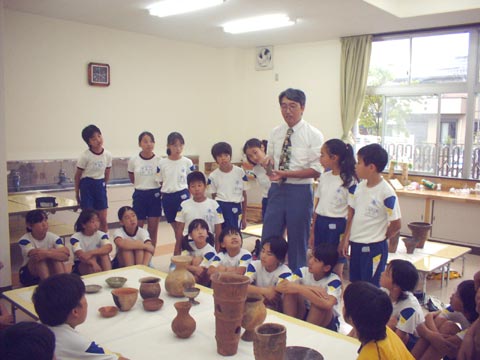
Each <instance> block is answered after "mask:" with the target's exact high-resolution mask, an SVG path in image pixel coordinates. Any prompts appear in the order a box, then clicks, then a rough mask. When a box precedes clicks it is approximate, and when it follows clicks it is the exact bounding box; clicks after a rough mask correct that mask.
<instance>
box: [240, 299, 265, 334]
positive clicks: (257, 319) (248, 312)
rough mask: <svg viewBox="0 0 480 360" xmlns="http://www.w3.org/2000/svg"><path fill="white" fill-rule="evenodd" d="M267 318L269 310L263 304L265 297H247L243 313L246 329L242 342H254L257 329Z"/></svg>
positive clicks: (243, 322)
mask: <svg viewBox="0 0 480 360" xmlns="http://www.w3.org/2000/svg"><path fill="white" fill-rule="evenodd" d="M266 317H267V308H266V307H265V304H264V303H263V296H262V295H258V294H249V295H247V300H246V302H245V309H244V311H243V319H242V327H243V328H244V329H245V331H244V333H243V335H242V340H244V341H253V338H254V337H255V331H254V330H255V328H256V327H257V326H258V325H260V324H263V322H264V321H265V318H266Z"/></svg>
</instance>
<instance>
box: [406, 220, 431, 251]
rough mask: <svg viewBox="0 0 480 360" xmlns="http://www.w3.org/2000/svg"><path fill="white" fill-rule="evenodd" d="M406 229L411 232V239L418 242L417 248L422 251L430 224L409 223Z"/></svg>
mask: <svg viewBox="0 0 480 360" xmlns="http://www.w3.org/2000/svg"><path fill="white" fill-rule="evenodd" d="M408 228H409V229H410V231H411V232H412V237H413V238H414V239H417V240H418V243H417V248H420V249H423V247H424V245H425V241H427V239H428V234H429V233H430V229H431V228H432V224H429V223H426V222H411V223H409V224H408Z"/></svg>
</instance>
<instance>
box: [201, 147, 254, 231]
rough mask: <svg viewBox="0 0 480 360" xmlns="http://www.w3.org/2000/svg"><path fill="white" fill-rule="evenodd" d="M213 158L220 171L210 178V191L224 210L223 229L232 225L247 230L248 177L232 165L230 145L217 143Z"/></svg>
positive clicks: (216, 170) (213, 149) (216, 171)
mask: <svg viewBox="0 0 480 360" xmlns="http://www.w3.org/2000/svg"><path fill="white" fill-rule="evenodd" d="M212 156H213V158H214V159H215V161H216V162H217V164H218V169H215V170H214V171H212V173H211V174H210V176H209V177H208V190H209V192H210V193H211V194H212V198H213V199H215V200H217V201H218V204H219V205H220V207H221V208H222V213H223V218H224V220H225V222H224V223H223V225H222V227H225V226H226V225H230V226H232V227H235V228H237V229H245V227H246V226H247V217H246V212H247V192H246V190H247V189H248V179H247V175H246V174H245V171H243V169H241V168H239V167H238V166H235V165H233V164H232V147H231V146H230V144H228V143H226V142H219V143H216V144H215V145H213V147H212Z"/></svg>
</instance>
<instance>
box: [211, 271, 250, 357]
mask: <svg viewBox="0 0 480 360" xmlns="http://www.w3.org/2000/svg"><path fill="white" fill-rule="evenodd" d="M249 283H250V279H249V278H248V277H246V276H243V275H238V274H231V273H225V272H223V273H222V272H219V273H215V274H213V275H212V288H213V301H214V304H215V339H216V341H217V352H218V353H219V354H220V355H223V356H231V355H235V354H236V353H237V350H238V341H239V340H240V330H241V325H242V319H243V309H244V307H245V300H246V298H247V287H248V284H249Z"/></svg>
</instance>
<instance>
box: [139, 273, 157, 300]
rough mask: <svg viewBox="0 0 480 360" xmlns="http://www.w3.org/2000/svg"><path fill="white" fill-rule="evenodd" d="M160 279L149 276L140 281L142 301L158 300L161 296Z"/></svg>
mask: <svg viewBox="0 0 480 360" xmlns="http://www.w3.org/2000/svg"><path fill="white" fill-rule="evenodd" d="M160 280H161V279H160V278H158V277H154V276H148V277H144V278H141V279H140V280H138V281H140V296H141V297H142V299H150V298H158V297H159V296H160V291H161V288H160Z"/></svg>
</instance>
